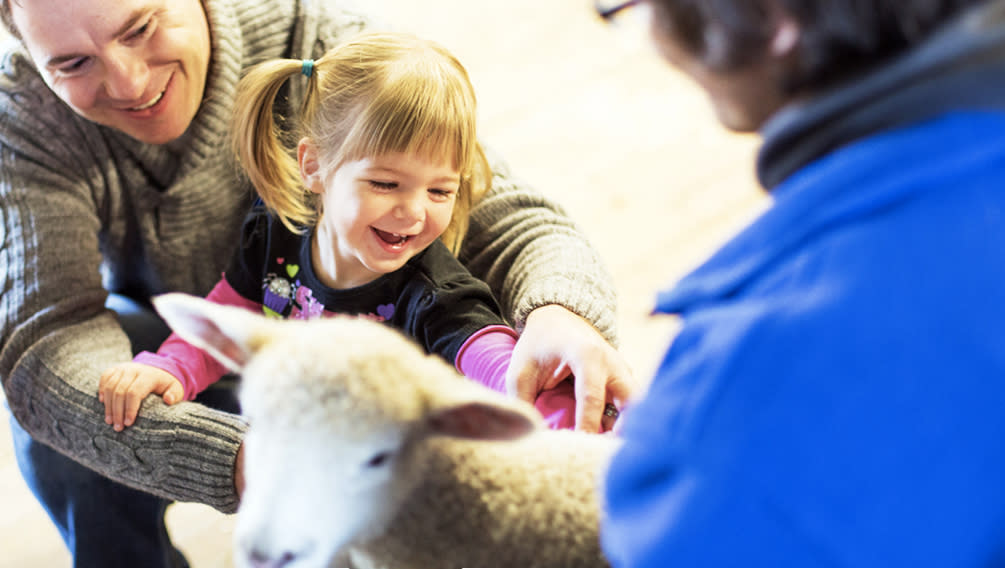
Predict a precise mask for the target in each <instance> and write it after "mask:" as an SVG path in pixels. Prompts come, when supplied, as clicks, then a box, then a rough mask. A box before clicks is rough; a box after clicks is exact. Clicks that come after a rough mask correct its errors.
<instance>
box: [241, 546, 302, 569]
mask: <svg viewBox="0 0 1005 569" xmlns="http://www.w3.org/2000/svg"><path fill="white" fill-rule="evenodd" d="M293 557H294V556H293V554H292V553H290V552H289V551H284V552H283V554H282V555H280V556H279V558H278V559H273V558H272V557H271V556H270V555H269V554H267V553H262V552H261V551H260V550H258V549H257V548H256V549H252V550H251V552H250V553H249V554H248V561H250V562H251V566H252V567H286V566H287V565H289V564H290V562H291V561H293Z"/></svg>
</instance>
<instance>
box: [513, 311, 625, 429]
mask: <svg viewBox="0 0 1005 569" xmlns="http://www.w3.org/2000/svg"><path fill="white" fill-rule="evenodd" d="M570 375H571V376H572V377H573V379H574V381H575V385H576V429H578V430H580V431H585V432H587V433H596V432H607V431H610V430H611V429H612V428H613V427H614V423H615V421H616V419H617V416H618V413H617V410H620V409H621V408H622V407H623V406H624V404H625V403H626V402H627V401H628V400H629V398H630V397H631V396H632V394H633V393H634V392H635V389H634V386H633V383H632V373H631V370H630V369H629V367H628V364H627V363H625V360H624V357H623V356H622V355H621V354H619V353H618V351H617V350H616V349H615V348H614V346H612V345H611V344H610V343H608V342H607V340H605V339H604V337H603V336H601V335H600V333H599V332H597V330H596V328H594V327H593V325H592V324H590V323H589V322H588V321H586V320H584V319H583V318H582V317H581V316H579V315H577V314H575V313H573V312H570V311H569V310H567V309H566V308H564V307H562V306H559V305H557V304H552V305H547V306H542V307H540V308H538V309H536V310H534V311H533V312H531V313H530V314H529V315H528V316H527V325H526V327H525V328H524V329H523V331H522V333H521V335H520V339H519V340H517V343H516V347H515V348H514V349H513V358H512V360H511V363H510V367H509V370H508V371H507V373H506V390H507V392H508V393H509V394H510V395H514V396H516V397H519V398H520V399H523V400H524V401H527V402H530V403H533V402H534V401H535V398H536V397H537V396H538V394H539V393H541V392H542V391H544V390H546V389H553V388H555V387H556V386H557V385H558V384H559V383H561V382H562V381H564V380H565V379H566V378H568V377H569V376H570Z"/></svg>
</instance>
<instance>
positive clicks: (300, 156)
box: [297, 136, 324, 194]
mask: <svg viewBox="0 0 1005 569" xmlns="http://www.w3.org/2000/svg"><path fill="white" fill-rule="evenodd" d="M297 162H298V163H299V164H300V179H301V180H303V181H304V187H306V188H307V189H308V190H310V191H311V192H314V193H315V194H320V193H322V192H323V191H324V180H323V179H322V176H321V163H320V162H318V146H317V144H314V141H313V140H312V139H311V138H309V137H306V136H305V137H304V138H301V139H300V142H299V143H298V144H297Z"/></svg>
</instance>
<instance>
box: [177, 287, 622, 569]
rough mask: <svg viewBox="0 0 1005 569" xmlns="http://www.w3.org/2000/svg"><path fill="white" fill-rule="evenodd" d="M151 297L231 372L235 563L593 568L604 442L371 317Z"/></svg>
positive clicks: (608, 444)
mask: <svg viewBox="0 0 1005 569" xmlns="http://www.w3.org/2000/svg"><path fill="white" fill-rule="evenodd" d="M157 306H158V309H159V310H160V311H161V312H162V314H164V315H165V317H166V318H167V320H168V322H169V323H170V324H171V325H172V327H173V328H174V329H175V330H176V331H177V332H178V333H179V334H180V335H182V336H183V337H186V339H188V340H189V341H191V342H193V343H196V344H199V345H202V346H203V347H205V348H206V349H208V350H209V351H211V352H213V353H215V354H216V355H217V356H218V357H220V358H221V359H222V360H224V361H229V362H230V363H231V364H232V365H233V366H234V367H235V368H239V369H241V370H242V374H243V379H242V382H243V384H242V393H241V397H242V407H243V409H244V411H245V413H246V414H247V416H248V420H249V422H250V427H249V430H248V434H247V437H246V439H245V455H244V466H245V475H246V480H247V487H246V490H245V493H244V496H243V498H242V503H241V508H240V510H239V513H238V515H239V518H238V524H237V528H236V531H235V545H236V548H237V550H236V559H237V561H238V562H239V563H243V564H252V563H259V564H262V563H264V564H268V565H270V566H274V565H278V564H285V565H291V566H300V565H302V566H320V565H325V564H328V563H330V562H332V561H333V560H335V559H338V560H339V561H340V562H345V561H347V560H349V559H351V561H352V563H353V565H356V566H361V567H363V566H365V567H371V566H372V567H395V568H405V569H407V568H409V567H416V568H423V569H431V568H436V567H444V568H454V567H463V566H495V567H501V566H519V567H531V566H544V567H599V566H603V565H605V564H606V561H605V559H604V557H603V554H602V553H601V550H600V546H599V540H598V536H597V532H598V525H599V519H598V518H599V512H598V510H599V508H598V494H597V492H596V484H597V482H598V480H599V477H600V470H601V469H602V468H603V465H604V464H605V463H606V461H607V459H608V457H609V455H610V454H611V452H612V451H613V450H614V446H615V445H616V440H615V439H614V438H612V437H609V436H601V435H588V434H584V433H577V432H571V431H550V430H547V429H545V428H543V426H542V423H541V418H540V416H539V415H538V414H537V413H536V411H535V410H534V409H533V407H531V406H530V405H527V404H525V403H523V402H521V401H517V400H513V399H510V398H506V397H503V396H501V395H499V394H497V393H495V392H493V391H491V390H489V389H487V388H484V387H482V386H480V385H477V384H475V383H474V382H471V381H468V380H466V379H464V378H463V377H461V376H460V375H458V374H457V373H456V371H454V370H453V368H451V367H449V366H448V365H447V364H445V363H444V362H443V361H442V360H441V359H439V358H437V357H435V356H427V355H426V354H424V353H422V351H421V350H420V349H419V348H418V346H416V345H415V344H414V343H413V342H411V341H410V340H408V339H407V338H405V337H404V336H402V335H401V334H400V333H398V332H397V331H395V330H393V329H391V328H390V327H387V326H384V325H381V324H377V323H374V322H370V321H366V320H362V319H352V318H334V319H324V320H316V321H312V322H295V321H275V320H268V319H266V318H263V317H261V316H258V315H253V314H250V313H247V312H244V311H241V310H237V309H232V308H227V307H221V306H217V305H213V304H211V303H208V302H205V301H202V300H201V299H196V298H192V297H184V296H182V295H168V296H166V297H162V298H160V299H158V302H157ZM462 432H464V433H468V436H466V437H463V436H456V435H458V434H460V433H462ZM493 438H495V439H505V440H483V439H493Z"/></svg>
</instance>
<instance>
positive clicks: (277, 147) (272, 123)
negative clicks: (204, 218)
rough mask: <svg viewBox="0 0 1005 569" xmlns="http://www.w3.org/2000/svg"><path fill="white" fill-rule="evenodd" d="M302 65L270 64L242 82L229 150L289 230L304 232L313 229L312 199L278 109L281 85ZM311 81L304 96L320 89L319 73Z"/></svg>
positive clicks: (252, 71) (293, 62) (288, 61)
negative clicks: (280, 124)
mask: <svg viewBox="0 0 1005 569" xmlns="http://www.w3.org/2000/svg"><path fill="white" fill-rule="evenodd" d="M303 69H304V64H303V62H301V61H299V60H292V59H279V60H274V61H267V62H265V63H261V64H258V65H256V66H254V67H252V68H251V69H250V70H249V71H248V73H247V74H246V75H245V76H244V77H243V78H242V79H241V81H240V83H239V84H238V88H237V98H236V100H235V102H234V114H233V124H232V127H231V132H232V136H231V147H232V149H233V152H234V154H235V155H236V157H237V161H238V163H239V164H240V165H241V167H242V168H243V170H244V173H245V175H247V177H248V179H249V180H250V181H251V184H252V185H253V186H254V187H255V191H256V192H258V195H259V196H260V197H261V198H262V201H263V202H265V205H266V207H268V208H269V210H271V211H273V212H274V213H275V214H276V215H277V216H278V217H279V219H280V220H281V221H282V222H283V224H284V225H286V227H288V228H289V229H290V230H291V231H293V232H295V233H302V232H303V231H304V230H305V228H307V227H310V226H311V225H313V223H314V220H315V217H316V211H315V209H314V207H313V195H312V194H311V193H310V192H309V191H308V189H307V188H305V187H304V185H303V182H302V180H301V177H300V166H299V164H298V162H297V159H296V157H295V154H294V151H293V149H290V148H288V147H287V146H285V144H284V142H283V141H284V140H286V137H285V136H284V134H283V133H282V131H281V129H280V127H279V125H278V124H277V123H276V119H275V115H274V106H275V103H276V98H277V97H278V95H279V91H280V89H281V88H282V86H283V84H284V83H285V82H286V81H287V80H288V79H289V78H290V77H291V76H294V75H296V76H299V75H300V74H301V73H302V72H303ZM312 71H313V73H311V74H310V75H311V76H309V77H308V78H307V81H308V85H307V89H306V91H307V93H306V98H307V99H311V98H312V96H313V92H314V91H315V90H316V89H317V79H316V78H315V76H316V74H317V73H316V70H313V67H312Z"/></svg>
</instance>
